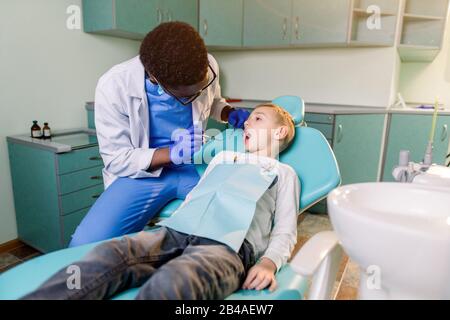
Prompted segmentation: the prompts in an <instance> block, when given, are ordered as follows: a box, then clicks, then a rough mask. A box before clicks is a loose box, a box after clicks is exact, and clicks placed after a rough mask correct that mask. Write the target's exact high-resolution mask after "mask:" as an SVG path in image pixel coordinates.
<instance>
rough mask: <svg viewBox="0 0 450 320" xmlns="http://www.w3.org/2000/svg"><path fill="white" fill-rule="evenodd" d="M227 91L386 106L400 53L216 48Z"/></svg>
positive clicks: (245, 96)
mask: <svg viewBox="0 0 450 320" xmlns="http://www.w3.org/2000/svg"><path fill="white" fill-rule="evenodd" d="M213 54H214V56H215V57H216V58H217V59H218V61H219V64H220V67H221V75H222V78H223V79H222V81H221V82H223V93H224V94H226V95H227V96H230V97H233V98H243V99H256V100H271V99H273V98H274V97H277V96H280V95H284V94H296V95H300V96H302V97H303V98H304V100H305V101H306V102H309V103H323V104H343V105H356V106H370V107H372V106H374V107H383V108H385V107H387V106H388V105H389V104H390V103H391V102H392V101H391V100H392V88H393V87H395V84H396V74H398V72H396V69H397V67H398V64H397V63H396V62H397V58H396V55H397V51H396V49H395V48H394V47H390V48H338V49H289V50H264V51H262V50H261V51H222V52H220V51H218V52H213Z"/></svg>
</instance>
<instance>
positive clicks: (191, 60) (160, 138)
mask: <svg viewBox="0 0 450 320" xmlns="http://www.w3.org/2000/svg"><path fill="white" fill-rule="evenodd" d="M210 115H211V116H212V117H213V118H214V119H216V120H218V121H220V122H224V123H225V122H228V123H230V124H231V125H232V126H233V127H240V128H242V127H243V124H244V122H245V121H246V120H247V118H248V115H249V113H248V112H247V111H244V110H235V109H233V108H232V107H230V106H229V105H227V103H226V101H225V99H223V98H222V96H221V92H220V85H219V67H218V64H217V62H216V60H215V59H214V58H213V57H212V56H211V55H210V54H208V52H207V50H206V47H205V44H204V42H203V40H202V39H201V37H200V35H199V34H198V33H197V31H196V30H195V29H194V28H193V27H191V26H190V25H188V24H186V23H182V22H168V23H163V24H161V25H159V26H158V27H156V28H155V29H154V30H153V31H151V32H150V33H149V34H147V36H146V37H145V39H144V41H143V42H142V44H141V48H140V54H139V56H137V57H135V58H133V59H131V60H129V61H126V62H124V63H122V64H119V65H116V66H114V67H113V68H112V69H110V70H109V71H108V72H107V73H106V74H104V75H103V76H102V77H101V78H100V80H99V82H98V85H97V88H96V93H95V124H96V129H97V137H98V142H99V147H100V154H101V156H102V158H103V162H104V165H105V167H104V169H103V177H104V183H105V188H106V190H105V191H104V192H103V193H102V195H101V196H100V198H99V199H97V201H96V202H95V204H94V205H93V206H92V208H91V209H90V211H89V212H88V214H87V215H86V216H85V218H84V219H83V221H82V222H81V223H80V225H79V226H78V228H77V229H76V231H75V233H74V234H73V236H72V241H71V243H70V245H69V246H71V247H73V246H78V245H82V244H86V243H91V242H95V241H100V240H105V239H109V238H111V237H117V236H121V235H124V234H128V233H132V232H138V231H141V230H143V228H144V227H145V225H146V224H147V223H148V222H149V220H150V219H151V218H152V217H154V216H155V215H156V214H157V213H158V212H159V211H160V210H161V209H162V208H163V207H164V206H165V205H166V204H167V203H168V202H170V201H171V200H174V199H184V198H185V197H186V195H187V194H188V193H189V191H190V190H191V189H192V188H193V187H194V186H195V185H196V184H197V182H198V180H199V176H198V173H197V171H196V169H195V167H194V164H193V163H192V156H193V154H194V153H195V152H196V151H197V150H199V149H200V147H201V144H202V131H203V130H204V129H205V127H206V124H207V121H208V118H209V116H210ZM180 129H187V130H180ZM180 132H183V134H182V135H180V134H179V133H180Z"/></svg>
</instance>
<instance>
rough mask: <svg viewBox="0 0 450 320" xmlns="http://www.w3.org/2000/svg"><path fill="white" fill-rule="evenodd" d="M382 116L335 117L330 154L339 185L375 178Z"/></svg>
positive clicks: (368, 180)
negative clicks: (338, 170) (340, 183)
mask: <svg viewBox="0 0 450 320" xmlns="http://www.w3.org/2000/svg"><path fill="white" fill-rule="evenodd" d="M384 119H385V115H382V114H380V115H348V116H347V115H346V116H336V123H335V134H334V146H333V149H334V153H335V155H336V159H337V161H338V164H339V169H340V172H341V177H342V184H343V185H345V184H352V183H362V182H375V181H377V179H378V167H379V163H380V161H379V160H380V152H381V141H382V138H383V129H384Z"/></svg>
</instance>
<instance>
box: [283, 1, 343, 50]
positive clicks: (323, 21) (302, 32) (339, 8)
mask: <svg viewBox="0 0 450 320" xmlns="http://www.w3.org/2000/svg"><path fill="white" fill-rule="evenodd" d="M292 12H293V14H292V15H293V16H292V23H293V30H292V35H291V43H292V44H317V43H346V41H347V34H348V27H349V23H350V13H351V1H350V0H320V1H317V0H293V10H292Z"/></svg>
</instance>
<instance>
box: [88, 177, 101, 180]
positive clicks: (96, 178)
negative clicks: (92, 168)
mask: <svg viewBox="0 0 450 320" xmlns="http://www.w3.org/2000/svg"><path fill="white" fill-rule="evenodd" d="M102 179H103V177H102V176H92V177H91V180H102Z"/></svg>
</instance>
